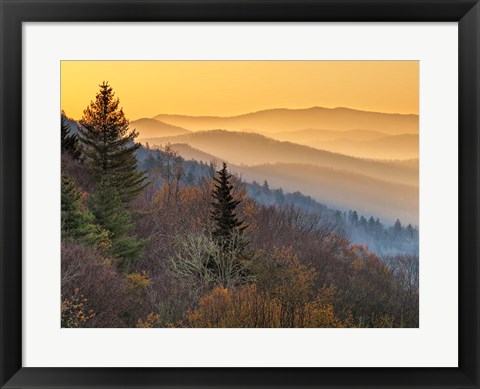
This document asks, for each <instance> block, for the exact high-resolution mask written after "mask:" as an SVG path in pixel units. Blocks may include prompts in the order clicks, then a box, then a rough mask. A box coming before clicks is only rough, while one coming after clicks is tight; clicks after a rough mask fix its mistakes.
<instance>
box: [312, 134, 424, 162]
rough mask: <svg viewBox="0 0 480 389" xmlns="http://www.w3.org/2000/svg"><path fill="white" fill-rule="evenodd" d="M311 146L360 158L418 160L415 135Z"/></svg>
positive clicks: (343, 139) (331, 142) (416, 137)
mask: <svg viewBox="0 0 480 389" xmlns="http://www.w3.org/2000/svg"><path fill="white" fill-rule="evenodd" d="M310 146H312V147H315V148H318V149H321V150H328V151H332V152H335V153H341V154H346V155H351V156H355V157H360V158H375V159H410V158H418V135H413V134H402V135H392V136H386V137H384V138H379V139H372V140H351V139H345V138H342V139H335V140H332V141H329V142H310Z"/></svg>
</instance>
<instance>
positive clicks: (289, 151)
mask: <svg viewBox="0 0 480 389" xmlns="http://www.w3.org/2000/svg"><path fill="white" fill-rule="evenodd" d="M143 142H148V143H149V144H150V146H151V147H152V146H153V147H155V146H162V145H165V144H167V143H171V144H178V143H181V144H188V145H190V146H192V147H193V148H195V149H198V150H201V151H202V152H204V153H207V154H210V155H212V156H215V158H217V159H219V160H225V161H228V162H229V163H231V164H235V165H249V166H253V165H262V164H268V163H269V164H273V163H293V164H309V165H316V166H324V167H330V168H334V169H337V170H347V171H350V172H352V173H357V174H363V175H366V176H370V177H372V178H376V179H380V180H384V181H391V182H397V183H402V184H407V185H418V169H417V168H415V167H409V166H402V165H399V164H397V163H393V162H388V161H375V160H369V159H361V158H354V157H350V156H346V155H343V154H338V153H332V152H329V151H324V150H318V149H315V148H312V147H308V146H304V145H299V144H296V143H291V142H281V141H278V140H275V139H271V138H268V137H265V136H263V135H259V134H253V133H243V132H230V131H224V130H214V131H202V132H194V133H189V134H186V135H178V136H173V137H163V138H147V139H143Z"/></svg>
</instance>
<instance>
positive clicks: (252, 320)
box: [187, 285, 343, 328]
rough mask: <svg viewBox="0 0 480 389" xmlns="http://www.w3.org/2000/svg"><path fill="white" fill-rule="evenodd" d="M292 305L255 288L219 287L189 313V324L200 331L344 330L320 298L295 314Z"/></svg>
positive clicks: (302, 307) (248, 286)
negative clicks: (339, 328) (230, 329)
mask: <svg viewBox="0 0 480 389" xmlns="http://www.w3.org/2000/svg"><path fill="white" fill-rule="evenodd" d="M289 303H290V302H289V301H286V302H282V301H280V300H279V299H278V298H276V297H274V296H272V295H270V294H268V293H263V292H261V291H259V290H257V287H256V285H246V286H244V287H242V288H237V289H235V288H231V289H227V288H224V287H222V286H217V287H216V288H214V289H213V290H212V292H210V293H209V294H207V295H205V296H203V297H202V298H201V299H200V302H199V306H198V309H197V310H195V311H193V312H190V313H189V315H188V318H187V320H188V324H189V326H190V327H200V328H240V327H245V328H279V327H312V328H320V327H324V328H333V327H343V325H342V323H341V322H340V321H339V320H338V319H337V318H336V317H335V314H334V309H333V305H332V304H330V303H328V302H325V301H323V300H322V297H321V296H318V297H317V298H316V299H314V300H312V301H306V302H301V303H298V304H297V305H295V306H293V310H289V308H292V306H290V305H289ZM287 319H290V320H291V321H287Z"/></svg>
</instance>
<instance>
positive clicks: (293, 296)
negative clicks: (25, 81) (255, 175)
mask: <svg viewBox="0 0 480 389" xmlns="http://www.w3.org/2000/svg"><path fill="white" fill-rule="evenodd" d="M149 125H152V126H153V125H155V123H154V124H151V123H150V124H149ZM164 127H165V126H164ZM152 128H153V127H152ZM162 128H163V127H162ZM168 131H172V134H173V135H175V134H174V133H173V131H177V132H178V131H182V129H181V128H180V127H172V126H170V127H168ZM137 135H138V134H137V133H136V131H134V130H132V128H131V126H130V125H129V121H128V120H127V118H126V117H125V115H124V113H123V111H122V109H121V108H120V105H119V100H118V99H117V98H116V96H115V95H114V92H113V90H112V88H111V87H110V86H109V85H108V84H107V83H103V84H102V85H101V86H100V90H99V92H98V94H97V95H96V96H95V99H94V100H93V101H92V102H91V103H90V105H89V106H88V107H87V108H86V109H85V111H84V114H83V117H82V119H81V120H80V121H79V122H78V124H77V123H75V122H72V121H71V120H69V119H67V118H66V116H65V115H62V125H61V144H62V177H61V183H62V186H61V187H62V204H61V206H62V213H61V215H62V220H61V226H62V227H61V228H62V243H61V244H62V247H61V255H62V283H61V285H62V291H61V292H62V304H61V310H62V327H69V328H79V327H148V328H153V327H188V328H190V327H203V328H205V327H323V328H339V327H345V328H350V327H418V290H419V285H418V229H417V227H416V226H412V225H411V224H408V225H406V226H404V225H402V223H401V221H400V220H397V222H395V223H394V224H392V225H386V224H384V223H382V222H381V221H380V219H379V218H378V217H377V216H376V215H363V214H361V213H359V212H358V211H356V210H354V209H352V210H340V209H334V208H331V207H329V206H326V205H324V204H322V203H321V202H319V201H317V200H315V199H313V198H311V197H309V196H307V195H304V194H302V193H300V192H298V191H291V192H288V191H284V190H283V189H281V188H279V187H271V186H270V184H269V183H268V182H267V181H261V183H258V182H256V181H245V180H244V179H243V178H242V177H241V176H240V175H238V174H232V170H231V169H230V166H229V164H228V163H225V162H220V161H219V162H209V163H206V162H202V161H198V160H194V159H186V158H184V157H182V156H181V155H180V153H179V152H178V150H176V149H175V148H174V147H173V146H171V145H168V144H167V145H166V146H164V147H162V148H161V149H151V148H150V147H148V146H146V147H143V146H141V145H140V144H139V143H136V138H137Z"/></svg>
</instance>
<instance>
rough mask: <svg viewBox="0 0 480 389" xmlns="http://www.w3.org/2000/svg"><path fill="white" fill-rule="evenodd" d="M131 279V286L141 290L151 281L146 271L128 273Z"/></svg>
mask: <svg viewBox="0 0 480 389" xmlns="http://www.w3.org/2000/svg"><path fill="white" fill-rule="evenodd" d="M127 279H128V281H129V284H128V286H129V288H130V289H134V290H141V289H144V288H146V287H148V286H150V284H151V281H150V278H149V276H148V273H147V272H146V271H143V272H141V273H131V274H129V275H127Z"/></svg>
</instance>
